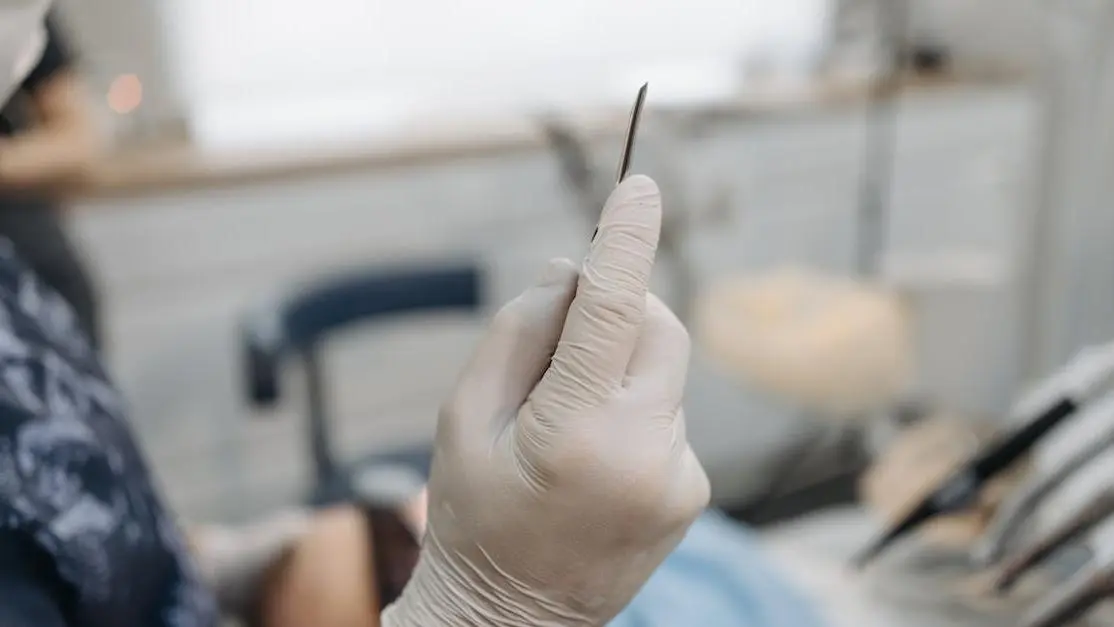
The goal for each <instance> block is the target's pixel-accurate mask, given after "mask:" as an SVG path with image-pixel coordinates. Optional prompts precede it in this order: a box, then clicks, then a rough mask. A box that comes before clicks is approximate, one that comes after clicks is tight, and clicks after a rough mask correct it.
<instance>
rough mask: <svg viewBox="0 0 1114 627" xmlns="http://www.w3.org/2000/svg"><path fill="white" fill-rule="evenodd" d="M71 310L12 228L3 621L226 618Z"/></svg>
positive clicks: (2, 458)
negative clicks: (21, 248)
mask: <svg viewBox="0 0 1114 627" xmlns="http://www.w3.org/2000/svg"><path fill="white" fill-rule="evenodd" d="M124 414H125V412H124V406H123V402H122V400H121V398H120V395H119V393H118V392H117V390H116V389H115V388H114V387H113V385H112V383H111V382H110V381H109V379H108V377H107V375H106V373H105V370H104V368H103V366H102V364H101V362H100V359H99V358H98V356H97V355H96V353H95V352H94V351H93V350H92V349H91V348H90V346H89V343H88V341H87V340H86V337H85V335H84V333H82V332H81V331H79V330H78V325H77V322H76V320H75V318H74V315H73V313H72V311H71V309H70V308H69V307H68V306H67V305H66V303H65V302H64V301H63V300H62V299H61V298H60V297H58V296H57V295H56V294H55V293H54V292H52V291H50V290H48V289H46V288H44V287H43V285H42V284H41V282H40V281H39V280H38V279H37V278H36V277H35V276H34V275H33V274H32V273H31V272H30V271H28V270H27V269H26V267H25V266H23V265H22V264H21V263H20V262H19V261H18V260H17V259H16V258H15V254H14V252H13V249H12V246H11V244H10V243H9V242H8V241H7V240H3V239H0V624H2V625H4V626H5V627H54V626H55V625H58V626H60V627H61V626H66V627H102V626H103V627H108V626H111V627H215V626H216V625H217V623H218V620H217V611H216V607H215V603H214V601H213V599H212V597H211V595H210V594H209V592H208V591H207V590H206V589H205V588H204V586H203V585H202V583H201V581H200V578H199V575H198V573H197V572H196V570H195V568H194V566H193V563H192V562H191V560H190V558H189V556H188V553H187V550H186V547H185V543H184V540H183V536H182V534H181V532H180V530H179V528H178V527H177V525H176V524H175V521H174V519H173V518H172V517H171V516H170V515H169V514H168V512H167V511H166V509H165V508H164V506H163V504H162V501H161V499H160V497H159V495H158V493H157V490H156V487H155V486H154V484H153V481H152V477H151V474H150V472H149V470H148V467H147V464H146V462H145V460H144V458H143V456H142V454H141V453H140V451H139V449H138V447H137V445H136V442H135V440H134V438H133V435H132V433H131V431H130V429H129V428H128V424H127V422H126V420H125V418H124Z"/></svg>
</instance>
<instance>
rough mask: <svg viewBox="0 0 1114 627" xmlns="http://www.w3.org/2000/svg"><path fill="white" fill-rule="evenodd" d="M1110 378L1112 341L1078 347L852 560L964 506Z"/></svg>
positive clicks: (858, 561) (865, 559) (862, 561)
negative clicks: (1000, 433) (1009, 418)
mask: <svg viewBox="0 0 1114 627" xmlns="http://www.w3.org/2000/svg"><path fill="white" fill-rule="evenodd" d="M1111 378H1114V343H1110V344H1104V345H1099V346H1091V347H1088V348H1085V349H1083V350H1082V351H1080V352H1079V353H1078V354H1077V355H1076V356H1075V358H1073V359H1072V360H1071V361H1070V362H1069V363H1068V364H1067V366H1065V367H1064V368H1062V369H1060V370H1058V371H1057V372H1056V373H1055V374H1054V375H1052V376H1051V377H1049V378H1047V379H1046V380H1045V381H1044V382H1043V383H1042V384H1041V385H1039V386H1038V387H1037V388H1036V389H1034V390H1033V392H1032V393H1030V394H1028V395H1026V397H1025V398H1023V399H1022V401H1021V402H1020V403H1019V404H1018V408H1017V409H1016V410H1015V411H1014V414H1015V415H1018V416H1021V417H1022V418H1023V419H1024V420H1023V422H1022V424H1021V426H1020V427H1019V428H1017V429H1015V430H1014V431H1012V432H1011V433H1008V434H1007V435H1005V436H1004V437H1002V438H999V439H998V440H996V441H994V442H992V443H990V445H989V446H987V447H986V448H985V449H984V450H982V451H981V452H980V453H979V454H978V455H977V456H975V458H974V459H972V460H970V461H969V462H967V463H966V464H964V466H963V467H961V468H960V469H959V471H957V472H956V473H954V474H952V475H951V476H950V477H949V478H948V479H947V480H946V481H945V482H944V484H943V485H941V486H940V487H938V488H936V489H935V490H933V491H932V492H931V493H929V495H928V496H926V497H925V498H924V499H922V500H921V501H920V502H919V503H917V504H916V506H914V507H913V508H912V509H911V510H910V511H909V513H908V514H906V516H905V517H904V518H902V519H901V520H900V521H898V523H897V524H895V525H894V526H892V527H891V528H890V529H889V530H887V531H886V532H885V533H884V534H882V535H881V536H880V537H879V538H878V539H877V540H875V541H874V542H873V543H871V544H870V545H869V546H867V548H866V549H865V550H864V551H863V552H861V553H860V554H859V555H858V556H856V558H855V560H854V564H855V566H856V567H858V568H863V567H865V566H866V565H867V564H868V563H869V562H870V561H871V560H873V559H874V558H875V557H877V556H878V555H880V554H881V553H882V552H883V551H884V550H885V549H886V548H888V547H889V546H890V545H892V544H893V543H894V542H896V541H897V540H898V539H900V538H902V537H904V536H906V535H908V534H909V533H911V532H913V531H914V530H916V529H917V528H919V527H920V526H922V525H923V524H925V523H926V522H928V521H930V520H932V519H934V518H936V517H938V516H943V515H946V514H951V513H955V512H958V511H962V510H963V509H965V508H967V507H968V506H969V505H970V504H971V503H973V502H974V501H975V499H976V498H977V497H978V494H979V492H980V491H981V490H982V488H983V486H984V485H986V483H987V482H988V481H990V480H991V479H993V478H994V477H996V476H997V475H999V474H1001V473H1002V472H1004V471H1006V470H1008V469H1009V468H1011V467H1013V465H1014V464H1016V463H1017V462H1018V461H1019V460H1021V459H1022V458H1023V457H1024V456H1025V455H1026V454H1027V453H1028V452H1029V451H1030V450H1031V449H1032V448H1033V447H1034V446H1036V444H1037V443H1038V442H1040V441H1041V440H1043V439H1044V438H1045V437H1046V436H1047V435H1048V434H1049V433H1051V432H1052V431H1054V430H1055V429H1056V427H1058V426H1060V425H1061V424H1062V423H1063V422H1064V421H1065V420H1067V419H1068V418H1070V417H1071V416H1072V415H1074V414H1075V413H1076V411H1077V410H1078V409H1079V408H1080V407H1081V406H1083V405H1084V404H1085V403H1087V402H1088V401H1090V400H1091V399H1093V398H1094V397H1095V396H1096V395H1097V394H1099V393H1102V392H1104V391H1105V390H1106V389H1107V387H1109V385H1110V383H1111Z"/></svg>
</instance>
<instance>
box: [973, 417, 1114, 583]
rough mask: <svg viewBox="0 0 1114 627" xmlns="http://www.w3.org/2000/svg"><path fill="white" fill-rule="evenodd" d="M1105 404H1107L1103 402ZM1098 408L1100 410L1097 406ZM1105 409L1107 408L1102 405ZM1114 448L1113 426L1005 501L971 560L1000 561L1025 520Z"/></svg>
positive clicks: (985, 564)
mask: <svg viewBox="0 0 1114 627" xmlns="http://www.w3.org/2000/svg"><path fill="white" fill-rule="evenodd" d="M1104 405H1105V403H1104ZM1095 409H1099V408H1098V407H1096V408H1095ZM1102 409H1104V410H1105V409H1108V408H1107V407H1103V408H1102ZM1111 448H1114V429H1110V430H1109V431H1106V432H1105V433H1102V434H1100V435H1099V437H1098V438H1096V439H1094V440H1090V441H1088V442H1087V444H1086V445H1085V446H1084V447H1083V448H1081V449H1080V450H1078V451H1076V452H1075V453H1074V454H1073V455H1072V456H1071V457H1069V458H1068V459H1066V460H1065V461H1064V462H1063V463H1062V464H1060V465H1059V466H1057V467H1055V468H1054V469H1053V470H1052V471H1051V472H1049V473H1048V474H1047V475H1045V476H1043V477H1040V478H1039V479H1037V480H1036V481H1034V482H1032V483H1029V484H1028V485H1026V486H1025V487H1023V488H1022V489H1020V490H1019V491H1018V492H1017V493H1015V494H1014V495H1013V496H1011V497H1010V498H1009V500H1007V501H1006V502H1005V504H1003V506H1002V508H1001V509H1000V510H999V511H998V513H997V514H996V515H995V517H994V520H993V521H992V522H991V524H990V528H989V529H988V530H987V532H986V533H985V534H984V535H983V537H982V539H981V540H980V541H979V543H978V544H977V545H976V546H975V548H974V549H972V551H971V559H972V561H973V562H975V563H976V564H977V565H979V566H982V567H987V566H992V565H994V564H996V563H998V562H999V561H1000V560H1001V559H1002V557H1003V556H1004V555H1005V554H1006V551H1008V550H1009V549H1010V547H1011V546H1012V545H1013V544H1014V543H1015V542H1016V541H1017V538H1018V536H1019V535H1020V534H1021V531H1022V530H1023V529H1024V528H1025V524H1026V522H1027V521H1028V520H1029V519H1030V518H1031V517H1032V516H1033V514H1034V513H1035V512H1036V511H1037V509H1038V508H1039V507H1040V505H1041V503H1042V502H1044V500H1045V499H1046V498H1047V497H1048V496H1049V495H1051V494H1052V493H1053V492H1055V491H1056V490H1057V489H1059V488H1060V487H1061V486H1062V485H1064V483H1066V482H1067V480H1068V479H1070V478H1071V477H1072V475H1074V474H1075V473H1076V472H1077V471H1078V470H1080V469H1081V468H1083V467H1084V466H1086V465H1087V464H1088V463H1090V462H1091V461H1093V460H1094V459H1095V458H1096V457H1098V456H1099V455H1101V454H1103V453H1104V452H1106V451H1107V450H1109V449H1111Z"/></svg>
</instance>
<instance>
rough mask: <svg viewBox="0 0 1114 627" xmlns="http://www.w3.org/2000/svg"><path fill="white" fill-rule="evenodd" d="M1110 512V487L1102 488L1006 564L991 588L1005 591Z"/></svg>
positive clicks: (1113, 498) (1113, 497) (1113, 493)
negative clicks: (1094, 496)
mask: <svg viewBox="0 0 1114 627" xmlns="http://www.w3.org/2000/svg"><path fill="white" fill-rule="evenodd" d="M1111 515H1114V488H1108V489H1106V490H1104V491H1103V492H1102V493H1100V494H1099V495H1098V497H1097V498H1094V499H1092V500H1091V501H1090V502H1088V503H1087V504H1086V505H1084V506H1082V507H1080V508H1079V509H1078V510H1077V511H1075V512H1072V514H1071V515H1070V516H1068V517H1067V519H1066V520H1064V521H1063V522H1061V523H1060V524H1059V525H1056V526H1055V527H1053V528H1052V530H1051V531H1049V532H1048V533H1047V534H1045V536H1044V537H1042V538H1041V539H1039V540H1038V541H1037V542H1036V543H1035V544H1033V546H1031V547H1029V548H1028V549H1027V550H1025V551H1023V552H1021V554H1019V555H1018V556H1017V557H1015V558H1013V559H1011V560H1010V561H1009V562H1008V563H1006V565H1005V566H1004V567H1003V568H1002V571H1001V573H1000V574H999V575H998V578H997V579H996V580H995V582H994V587H995V589H996V590H997V591H998V592H1006V591H1008V590H1009V589H1010V588H1012V587H1013V585H1014V584H1015V583H1017V581H1018V580H1019V579H1021V577H1022V576H1023V575H1024V574H1025V573H1027V572H1029V571H1030V570H1032V569H1033V568H1035V567H1037V566H1039V565H1040V564H1041V563H1042V562H1044V560H1046V559H1048V557H1050V556H1051V555H1052V554H1053V553H1055V552H1056V551H1058V550H1060V549H1062V548H1063V547H1064V546H1065V545H1067V544H1069V543H1071V542H1073V541H1075V540H1077V539H1079V538H1080V537H1082V536H1084V535H1086V534H1087V533H1089V532H1090V531H1091V530H1093V529H1094V528H1095V527H1096V526H1097V525H1099V524H1100V523H1102V522H1103V521H1105V520H1106V519H1108V518H1109V517H1110V516H1111Z"/></svg>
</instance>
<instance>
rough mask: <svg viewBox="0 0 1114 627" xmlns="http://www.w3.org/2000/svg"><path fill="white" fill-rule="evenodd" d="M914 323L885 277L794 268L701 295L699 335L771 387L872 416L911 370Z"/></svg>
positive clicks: (818, 409)
mask: <svg viewBox="0 0 1114 627" xmlns="http://www.w3.org/2000/svg"><path fill="white" fill-rule="evenodd" d="M909 326H910V323H909V320H908V315H907V312H906V310H905V308H904V307H903V306H902V303H901V301H900V299H899V298H898V297H897V296H896V295H895V294H893V293H891V292H889V291H887V290H885V289H884V288H881V287H873V286H870V285H864V284H862V283H859V282H856V281H853V280H850V279H841V278H836V277H827V276H820V275H816V274H812V273H809V272H807V271H804V270H796V269H789V270H784V271H780V272H776V273H774V274H771V275H767V276H762V277H753V278H733V279H727V280H724V281H722V282H720V283H718V284H716V285H714V286H712V288H711V289H710V290H708V291H707V292H706V293H705V294H704V295H703V296H702V297H701V298H700V299H699V301H698V302H697V305H696V313H695V333H696V335H697V340H698V341H699V342H700V343H701V345H702V346H703V347H704V349H705V350H706V351H708V353H709V354H710V355H711V356H712V358H713V359H715V360H717V361H718V362H719V363H720V364H721V365H723V366H724V367H725V368H727V369H728V370H730V371H731V372H732V373H734V374H736V375H738V376H739V377H741V378H742V379H744V380H745V381H746V383H747V384H748V385H751V386H753V387H755V388H757V389H759V390H761V391H763V392H765V393H768V394H773V395H777V396H779V397H782V398H785V399H787V400H789V401H790V402H792V403H794V404H795V405H797V406H799V407H802V408H804V409H807V410H809V411H812V412H815V413H817V414H819V415H822V416H828V417H832V418H836V419H848V418H855V417H860V416H868V415H869V414H871V413H872V412H873V411H875V410H877V409H879V408H881V407H884V406H886V405H888V404H889V403H891V402H892V401H894V400H896V399H897V398H898V396H899V395H900V394H902V393H903V392H905V391H906V388H907V386H908V385H909V383H910V380H911V377H912V370H913V368H912V359H913V355H912V347H911V342H912V340H911V338H910V329H909Z"/></svg>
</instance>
